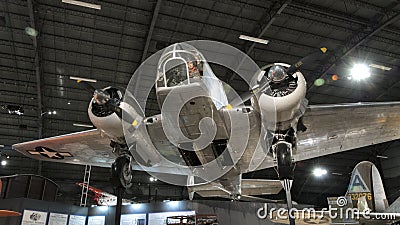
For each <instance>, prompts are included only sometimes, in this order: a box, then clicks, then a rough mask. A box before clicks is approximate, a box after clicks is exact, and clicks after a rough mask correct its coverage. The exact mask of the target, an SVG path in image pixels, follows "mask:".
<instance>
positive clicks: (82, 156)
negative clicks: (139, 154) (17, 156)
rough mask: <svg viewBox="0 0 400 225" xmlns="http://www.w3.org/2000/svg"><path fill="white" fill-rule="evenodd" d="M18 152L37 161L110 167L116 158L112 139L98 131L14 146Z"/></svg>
mask: <svg viewBox="0 0 400 225" xmlns="http://www.w3.org/2000/svg"><path fill="white" fill-rule="evenodd" d="M13 148H14V149H15V150H17V151H18V152H20V153H22V154H24V155H26V156H28V157H30V158H34V159H37V160H45V161H52V162H63V163H71V164H80V165H93V166H100V167H110V166H111V164H112V163H113V162H114V160H115V158H116V156H115V155H114V154H113V153H112V148H111V147H110V139H109V138H107V137H102V135H101V134H100V131H99V130H97V129H93V130H88V131H82V132H77V133H71V134H66V135H61V136H56V137H50V138H45V139H40V140H35V141H29V142H24V143H20V144H15V145H13Z"/></svg>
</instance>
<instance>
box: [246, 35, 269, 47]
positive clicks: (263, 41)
mask: <svg viewBox="0 0 400 225" xmlns="http://www.w3.org/2000/svg"><path fill="white" fill-rule="evenodd" d="M239 39H242V40H246V41H252V42H257V43H260V44H265V45H266V44H268V42H269V41H268V40H265V39H261V38H255V37H250V36H247V35H243V34H241V35H240V36H239Z"/></svg>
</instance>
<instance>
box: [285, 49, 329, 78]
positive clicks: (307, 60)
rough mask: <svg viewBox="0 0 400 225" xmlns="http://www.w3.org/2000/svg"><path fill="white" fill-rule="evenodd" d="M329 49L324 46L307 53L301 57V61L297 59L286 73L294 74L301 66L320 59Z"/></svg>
mask: <svg viewBox="0 0 400 225" xmlns="http://www.w3.org/2000/svg"><path fill="white" fill-rule="evenodd" d="M327 50H328V49H327V48H325V47H323V48H320V49H319V50H318V51H316V52H314V53H312V54H310V55H307V56H305V57H303V58H301V59H300V60H299V61H297V62H296V63H295V64H293V65H291V66H290V67H289V68H288V69H287V70H286V73H287V74H289V75H292V74H294V73H295V72H296V71H297V70H298V69H299V68H300V67H302V66H303V65H304V64H309V63H311V62H315V61H318V60H319V59H321V57H322V56H324V54H325V53H326V51H327Z"/></svg>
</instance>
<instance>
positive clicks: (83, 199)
mask: <svg viewBox="0 0 400 225" xmlns="http://www.w3.org/2000/svg"><path fill="white" fill-rule="evenodd" d="M91 170H92V166H91V165H86V166H85V175H84V177H83V185H82V193H81V204H80V206H81V207H86V203H87V197H88V191H89V181H90V171H91Z"/></svg>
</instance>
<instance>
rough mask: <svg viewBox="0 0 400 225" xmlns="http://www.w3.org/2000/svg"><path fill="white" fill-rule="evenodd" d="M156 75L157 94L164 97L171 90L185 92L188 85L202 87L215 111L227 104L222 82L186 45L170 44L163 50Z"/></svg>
mask: <svg viewBox="0 0 400 225" xmlns="http://www.w3.org/2000/svg"><path fill="white" fill-rule="evenodd" d="M157 74H158V75H157V82H156V88H157V93H160V94H161V93H162V94H163V95H166V93H167V92H169V90H170V89H171V88H178V89H179V88H182V92H184V91H185V90H187V88H188V87H190V86H192V87H193V88H196V87H202V88H203V90H204V91H206V92H207V95H209V96H210V97H211V98H212V100H213V101H214V102H215V106H216V107H217V109H220V108H221V107H223V106H226V105H227V104H228V100H227V97H226V94H225V92H224V89H223V86H222V83H221V81H220V80H219V79H218V78H217V76H215V74H214V72H213V71H212V69H211V67H210V65H209V64H208V63H207V61H206V59H205V58H204V56H203V55H202V54H201V52H200V51H198V50H197V49H196V48H194V47H193V46H191V45H189V44H187V43H177V44H173V45H171V46H169V47H167V48H166V49H165V50H164V51H163V53H162V55H161V57H160V59H159V61H158V66H157ZM175 92H177V89H176V90H175ZM199 94H201V93H199Z"/></svg>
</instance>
